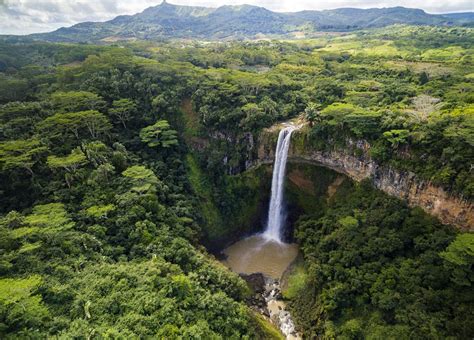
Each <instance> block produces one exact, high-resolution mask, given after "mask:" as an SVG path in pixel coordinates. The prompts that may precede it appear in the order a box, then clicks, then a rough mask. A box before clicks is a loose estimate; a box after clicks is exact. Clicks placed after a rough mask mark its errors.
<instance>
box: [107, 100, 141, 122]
mask: <svg viewBox="0 0 474 340" xmlns="http://www.w3.org/2000/svg"><path fill="white" fill-rule="evenodd" d="M136 111H137V104H136V103H135V102H134V101H133V100H130V99H119V100H114V102H113V103H112V108H111V109H109V113H110V115H112V116H113V117H115V119H116V120H118V122H120V123H121V124H122V126H123V128H124V129H126V128H127V125H126V123H127V122H128V121H129V120H130V118H131V117H132V116H133V114H134V113H136Z"/></svg>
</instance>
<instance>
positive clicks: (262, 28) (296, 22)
mask: <svg viewBox="0 0 474 340" xmlns="http://www.w3.org/2000/svg"><path fill="white" fill-rule="evenodd" d="M472 22H473V19H472V15H471V16H469V13H467V14H466V13H465V14H464V15H462V16H456V15H454V16H442V15H432V14H427V13H425V12H424V11H423V10H420V9H410V8H404V7H393V8H372V9H356V8H340V9H335V10H325V11H301V12H296V13H277V12H272V11H269V10H267V9H265V8H263V7H256V6H250V5H241V6H221V7H219V8H206V7H192V6H177V5H172V4H169V3H167V2H163V3H162V4H160V5H158V6H155V7H149V8H147V9H146V10H144V11H143V12H141V13H138V14H135V15H123V16H118V17H116V18H115V19H113V20H110V21H107V22H84V23H80V24H77V25H74V26H72V27H68V28H64V27H63V28H60V29H58V30H56V31H54V32H51V33H43V34H34V35H32V37H34V38H37V39H41V40H47V41H66V42H87V41H100V40H105V41H110V40H112V41H113V40H122V39H152V40H156V39H167V38H198V39H225V38H252V37H255V36H256V35H258V34H265V35H286V34H288V33H292V32H299V31H304V32H306V33H311V32H315V31H349V30H356V29H364V28H372V27H384V26H388V25H392V24H412V25H455V24H459V25H460V24H469V23H472Z"/></svg>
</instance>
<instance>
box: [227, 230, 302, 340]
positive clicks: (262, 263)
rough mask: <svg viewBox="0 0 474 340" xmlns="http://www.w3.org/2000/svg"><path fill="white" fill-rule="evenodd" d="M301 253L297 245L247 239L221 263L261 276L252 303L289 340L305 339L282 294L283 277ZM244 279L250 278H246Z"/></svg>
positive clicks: (234, 247)
mask: <svg viewBox="0 0 474 340" xmlns="http://www.w3.org/2000/svg"><path fill="white" fill-rule="evenodd" d="M298 251H299V249H298V245H297V244H295V243H281V242H276V241H272V240H268V239H267V238H265V237H264V236H263V235H254V236H250V237H247V238H245V239H243V240H240V241H238V242H236V243H234V244H232V245H231V246H230V247H228V248H226V249H224V251H223V254H224V255H225V257H226V258H225V260H223V261H222V262H223V263H224V264H225V265H226V266H227V267H229V268H230V269H231V270H232V271H234V272H236V273H238V274H246V275H250V276H253V275H260V277H261V281H262V282H261V284H260V287H259V288H257V289H256V291H255V292H256V293H257V294H256V295H255V296H254V297H253V298H252V299H250V303H249V304H250V306H251V308H253V309H254V310H255V311H257V312H259V313H260V314H262V315H263V316H265V317H267V318H268V320H269V321H271V322H272V323H273V324H274V325H275V326H277V327H278V328H279V329H280V331H281V333H282V334H283V335H284V336H285V338H286V340H301V339H302V337H301V334H299V333H298V332H297V331H296V327H295V324H294V322H293V320H292V318H291V314H290V312H289V311H288V310H287V308H286V304H285V301H283V299H282V294H281V277H282V275H283V273H284V271H285V270H286V269H287V268H288V267H289V266H290V264H291V263H292V262H293V261H294V260H295V259H296V257H297V256H298ZM256 273H258V274H256ZM252 274H253V275H252ZM243 277H244V279H246V280H248V279H249V277H247V278H245V275H244V276H243ZM254 278H255V276H254Z"/></svg>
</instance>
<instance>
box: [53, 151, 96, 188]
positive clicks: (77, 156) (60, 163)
mask: <svg viewBox="0 0 474 340" xmlns="http://www.w3.org/2000/svg"><path fill="white" fill-rule="evenodd" d="M47 163H48V166H49V167H50V168H51V169H64V170H66V174H65V176H64V178H65V180H66V184H67V186H68V187H69V188H70V187H71V182H72V180H73V179H74V176H75V175H76V173H77V170H78V169H79V168H80V167H81V166H83V165H84V164H86V163H87V157H86V155H84V153H83V152H82V150H81V149H79V148H76V149H74V150H72V151H71V153H70V154H69V155H67V156H64V157H58V156H54V155H51V156H49V157H48V161H47Z"/></svg>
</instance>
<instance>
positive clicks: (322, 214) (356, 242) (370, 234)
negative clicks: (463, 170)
mask: <svg viewBox="0 0 474 340" xmlns="http://www.w3.org/2000/svg"><path fill="white" fill-rule="evenodd" d="M295 235H296V238H297V240H298V241H299V242H300V243H301V249H302V251H303V254H304V259H305V264H304V267H301V266H300V267H298V268H297V269H296V270H295V272H294V274H293V276H291V277H290V279H289V287H288V290H287V292H286V296H287V297H288V298H289V299H290V300H291V306H292V314H293V316H294V317H295V318H296V321H297V323H298V325H299V326H300V327H301V328H302V330H303V332H304V334H305V335H306V336H308V338H316V337H323V338H350V339H365V338H367V339H377V338H381V337H383V338H389V339H426V338H449V337H455V338H460V339H464V338H470V337H472V336H473V333H472V331H473V330H472V327H470V321H469V320H471V319H472V318H473V316H474V315H473V312H472V304H473V303H474V295H473V292H472V285H473V282H474V277H473V275H472V266H473V263H474V237H473V235H472V234H470V233H466V234H458V235H456V234H455V232H454V231H453V230H451V229H450V228H448V227H446V226H442V225H440V223H439V222H437V221H436V220H435V219H434V218H432V217H430V216H428V215H427V214H426V213H424V212H422V211H421V210H420V209H419V208H416V209H410V208H408V207H406V206H405V205H404V204H403V203H402V202H401V201H399V200H398V199H395V198H390V197H388V196H387V195H385V194H383V193H381V192H379V191H377V190H375V189H373V188H372V187H371V185H370V183H368V182H362V183H361V184H355V185H354V184H352V185H351V184H350V183H349V181H346V182H344V184H343V185H342V186H341V187H340V188H339V190H338V191H337V193H336V194H335V195H334V196H333V197H332V198H330V200H329V203H328V205H327V206H326V207H325V206H324V205H321V206H320V207H319V209H317V210H314V211H313V212H312V213H310V214H307V215H304V216H302V217H301V218H300V219H299V220H298V222H297V224H296V231H295Z"/></svg>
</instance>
